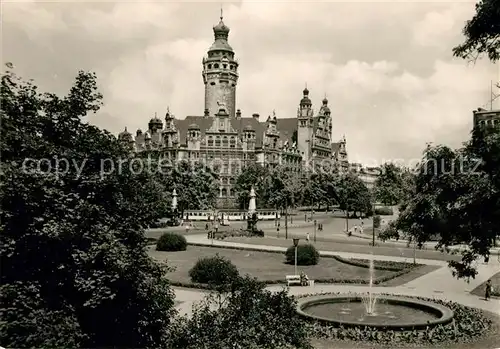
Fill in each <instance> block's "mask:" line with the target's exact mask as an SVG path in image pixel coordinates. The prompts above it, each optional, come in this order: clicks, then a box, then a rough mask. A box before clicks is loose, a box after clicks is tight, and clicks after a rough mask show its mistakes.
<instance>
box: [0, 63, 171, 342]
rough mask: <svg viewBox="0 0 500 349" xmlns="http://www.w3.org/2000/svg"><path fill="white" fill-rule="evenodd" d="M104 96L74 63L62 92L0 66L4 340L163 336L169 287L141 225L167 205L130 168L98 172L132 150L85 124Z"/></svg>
mask: <svg viewBox="0 0 500 349" xmlns="http://www.w3.org/2000/svg"><path fill="white" fill-rule="evenodd" d="M101 98H102V96H101V95H100V94H99V93H98V91H97V88H96V78H95V76H94V75H93V74H91V73H85V72H79V74H78V76H77V78H76V81H75V83H74V85H73V87H72V88H71V90H70V92H69V94H68V95H67V96H66V97H63V98H61V97H58V96H56V95H54V94H49V93H39V92H38V90H37V88H36V86H34V85H33V84H32V83H27V82H23V81H22V80H21V79H19V78H18V77H16V75H15V74H14V73H13V72H12V71H7V72H6V73H5V74H4V75H3V76H2V81H1V99H2V105H1V114H0V116H1V123H2V128H1V142H0V147H1V148H0V149H1V153H2V159H1V165H2V172H1V174H0V175H1V181H0V183H1V187H0V195H1V197H2V210H1V213H0V221H1V225H0V231H1V237H0V239H1V247H0V249H1V268H2V269H1V275H0V278H1V286H0V294H1V305H0V314H1V321H0V342H1V343H2V345H3V346H5V347H14V348H16V347H17V348H19V347H39V348H40V347H46V348H49V347H50V348H71V347H87V348H90V347H94V348H95V347H128V348H130V347H150V348H152V347H158V346H160V345H161V344H162V343H163V340H164V338H165V335H166V331H167V330H168V326H169V324H170V319H171V317H172V315H173V293H172V291H171V289H170V288H169V286H168V282H167V281H166V279H165V273H166V270H165V267H161V266H159V265H157V264H155V263H154V262H153V261H152V260H151V259H150V258H149V257H148V255H147V253H146V240H145V238H144V235H143V230H142V227H144V226H147V225H148V224H150V223H151V222H152V221H154V220H156V219H157V218H158V212H161V211H162V210H163V209H164V207H163V206H164V205H165V204H166V202H165V200H164V199H165V198H164V196H163V195H162V192H164V188H163V187H162V186H161V185H159V184H158V183H157V182H156V181H154V180H152V178H151V176H150V174H148V173H140V174H133V173H131V171H130V170H129V169H128V167H127V166H123V167H122V170H121V171H118V170H115V171H113V172H108V174H106V175H104V174H103V173H102V172H101V169H102V165H103V162H107V163H108V164H111V163H113V164H116V163H118V160H119V159H121V158H125V157H127V156H128V154H127V152H126V150H125V149H124V148H122V146H121V145H120V144H119V143H118V141H117V140H116V139H115V138H114V137H113V136H112V135H111V134H109V133H107V132H105V131H102V130H100V129H98V128H97V127H94V126H92V125H89V124H87V123H84V122H82V118H83V117H85V116H86V115H87V114H88V113H89V112H95V111H97V110H98V109H99V106H100V105H101ZM29 158H31V159H36V160H42V159H44V162H43V164H42V166H41V167H38V166H37V162H36V161H25V160H26V159H29ZM63 159H66V160H68V161H69V162H68V163H64V162H62V161H63ZM57 161H59V162H60V167H59V168H57V167H55V165H56V164H57ZM66 165H69V166H66Z"/></svg>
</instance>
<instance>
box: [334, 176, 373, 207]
mask: <svg viewBox="0 0 500 349" xmlns="http://www.w3.org/2000/svg"><path fill="white" fill-rule="evenodd" d="M335 195H336V197H337V201H338V203H339V206H340V208H341V209H342V210H345V211H349V212H360V213H367V212H371V210H372V197H371V193H370V190H369V189H368V188H367V187H366V185H365V183H363V181H362V180H361V179H360V178H359V177H358V176H357V175H356V174H354V173H347V174H343V175H341V176H340V177H339V178H338V181H337V184H336V193H335Z"/></svg>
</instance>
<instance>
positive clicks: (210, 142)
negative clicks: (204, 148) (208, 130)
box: [208, 136, 214, 147]
mask: <svg viewBox="0 0 500 349" xmlns="http://www.w3.org/2000/svg"><path fill="white" fill-rule="evenodd" d="M208 146H209V147H213V146H214V140H213V139H212V136H208Z"/></svg>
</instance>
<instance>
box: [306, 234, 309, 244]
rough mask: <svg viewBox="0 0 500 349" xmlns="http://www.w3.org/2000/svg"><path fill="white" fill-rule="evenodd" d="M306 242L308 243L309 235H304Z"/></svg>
mask: <svg viewBox="0 0 500 349" xmlns="http://www.w3.org/2000/svg"><path fill="white" fill-rule="evenodd" d="M306 241H307V242H309V233H307V234H306Z"/></svg>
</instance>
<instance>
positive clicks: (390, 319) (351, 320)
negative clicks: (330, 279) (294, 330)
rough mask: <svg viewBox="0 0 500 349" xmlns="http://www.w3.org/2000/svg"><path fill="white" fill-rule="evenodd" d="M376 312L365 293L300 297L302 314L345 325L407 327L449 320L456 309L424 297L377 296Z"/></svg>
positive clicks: (328, 322)
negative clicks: (367, 304)
mask: <svg viewBox="0 0 500 349" xmlns="http://www.w3.org/2000/svg"><path fill="white" fill-rule="evenodd" d="M377 297H378V298H377V301H376V303H375V307H374V312H373V313H372V314H368V313H367V311H366V308H365V304H364V303H363V297H362V296H361V295H321V296H313V297H307V298H303V299H299V302H298V305H297V312H298V313H299V315H301V316H303V317H305V318H309V319H313V320H317V321H319V322H322V323H327V324H336V325H339V326H344V327H365V326H366V327H376V328H380V329H382V328H383V329H387V330H397V331H402V330H404V331H407V330H418V329H424V328H426V327H432V326H436V325H439V324H447V323H449V322H451V321H452V319H453V311H452V310H451V309H449V308H447V307H444V306H442V305H439V304H435V303H431V302H426V301H422V300H416V299H410V298H403V297H396V296H377Z"/></svg>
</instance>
